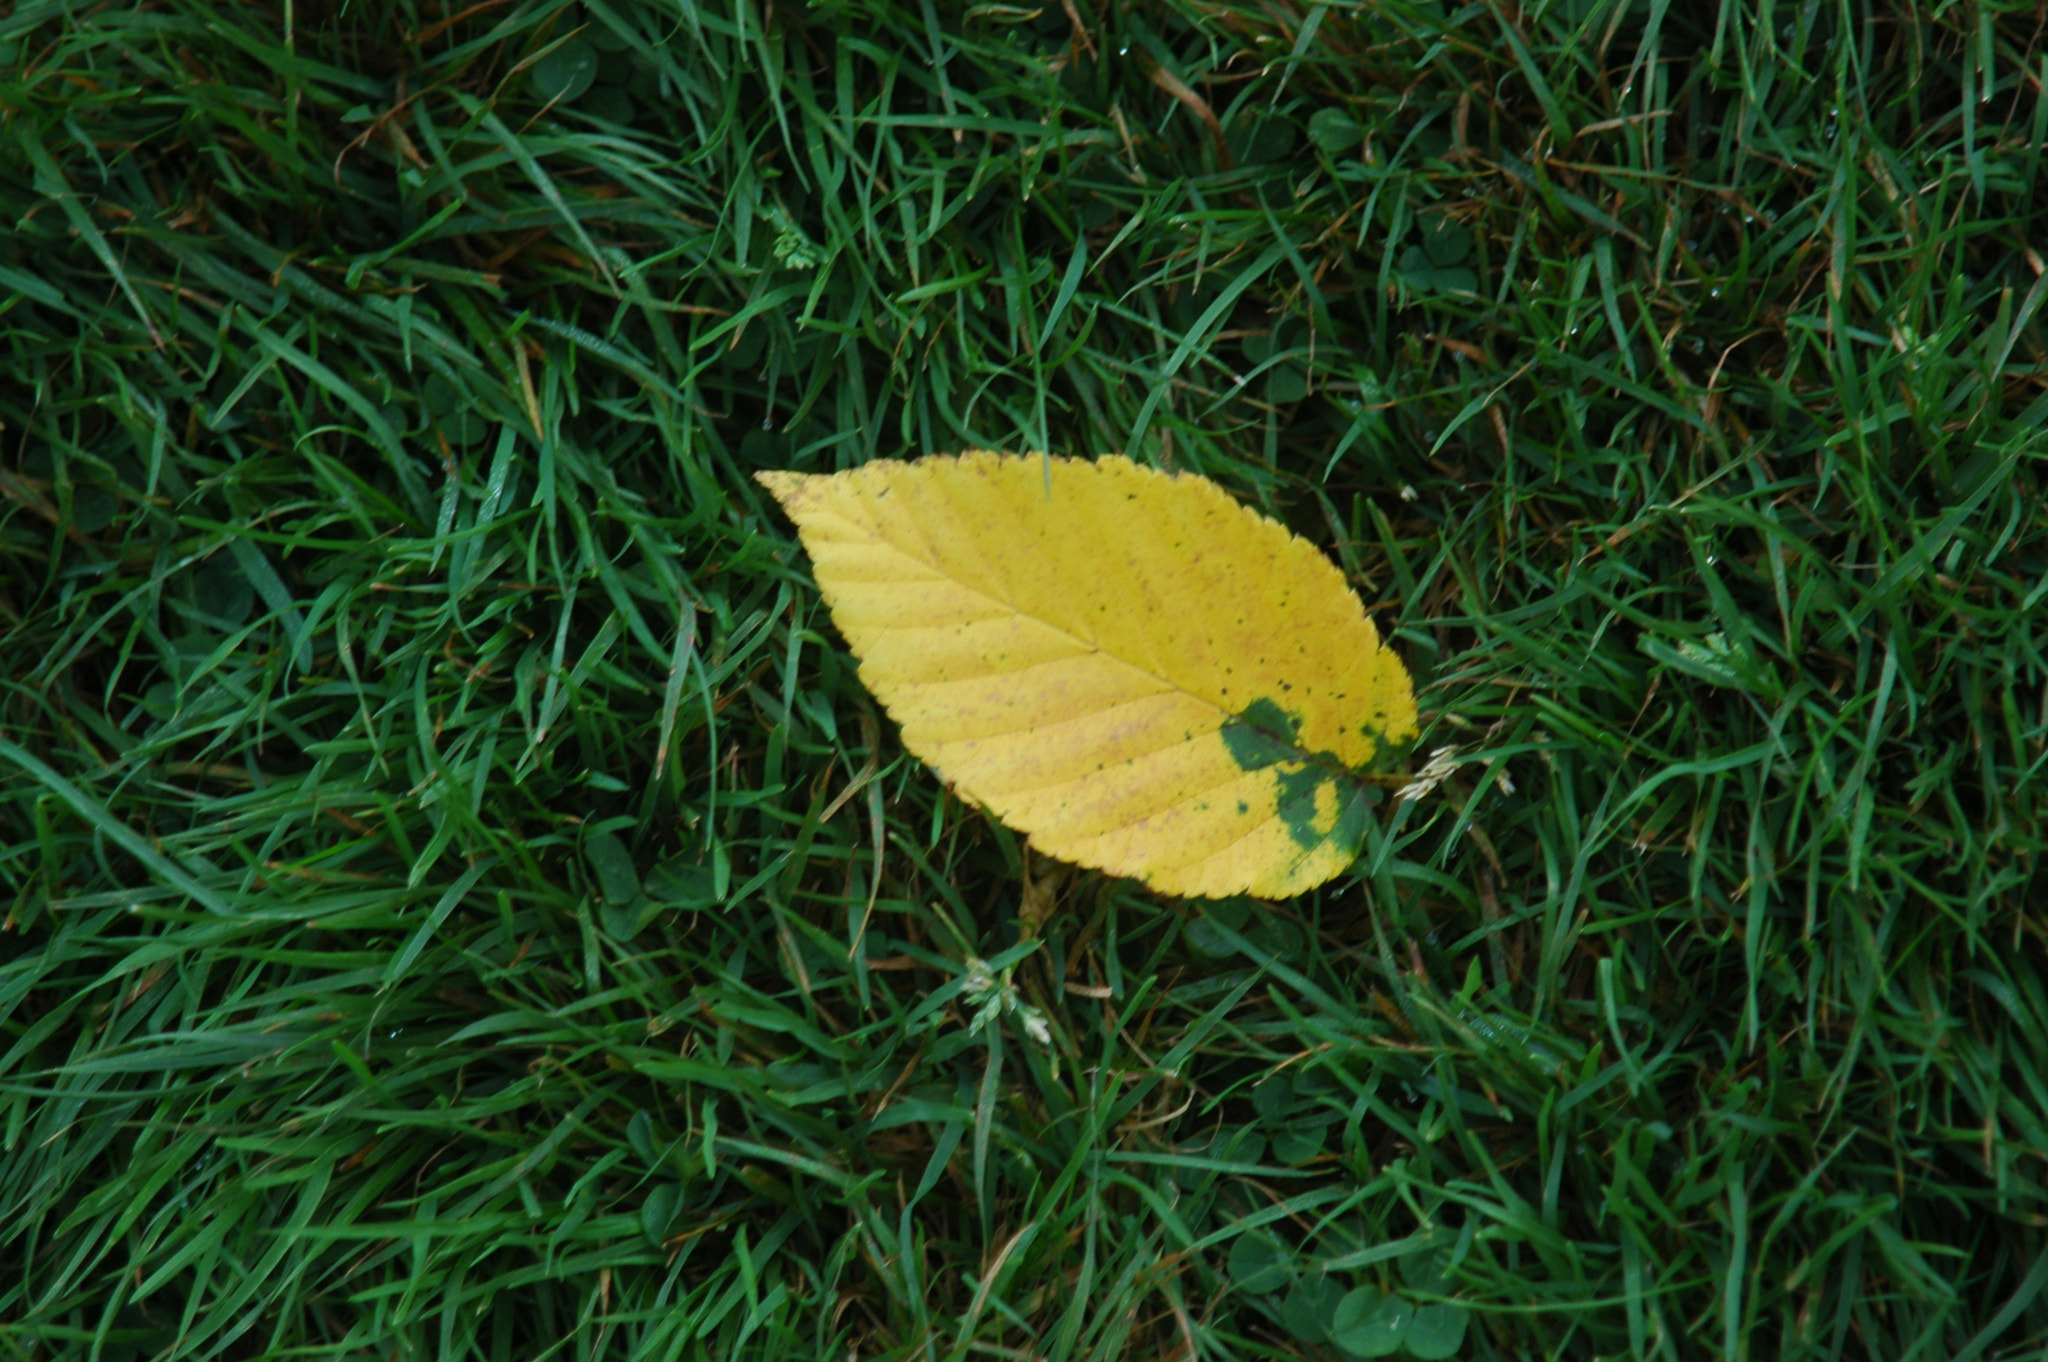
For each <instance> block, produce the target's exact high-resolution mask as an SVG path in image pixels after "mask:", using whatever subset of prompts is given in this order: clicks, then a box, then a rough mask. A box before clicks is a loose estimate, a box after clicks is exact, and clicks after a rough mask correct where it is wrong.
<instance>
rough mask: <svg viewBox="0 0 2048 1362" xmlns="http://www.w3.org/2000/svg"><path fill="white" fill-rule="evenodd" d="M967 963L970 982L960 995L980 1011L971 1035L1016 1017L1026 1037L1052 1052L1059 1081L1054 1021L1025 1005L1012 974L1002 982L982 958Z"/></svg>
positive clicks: (974, 957)
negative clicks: (1006, 1016) (1053, 1035)
mask: <svg viewBox="0 0 2048 1362" xmlns="http://www.w3.org/2000/svg"><path fill="white" fill-rule="evenodd" d="M966 963H967V982H966V984H965V985H964V986H963V987H962V988H961V990H960V992H961V995H962V996H964V997H965V998H966V999H967V1002H968V1005H969V1006H971V1007H973V1008H975V1009H976V1011H975V1014H974V1020H973V1021H971V1022H969V1023H968V1024H967V1031H968V1034H969V1035H979V1034H980V1033H981V1029H982V1028H983V1027H984V1026H987V1025H988V1024H989V1023H990V1022H993V1021H997V1020H1000V1019H1001V1018H1002V1017H1003V1016H1004V1015H1005V1014H1006V1013H1007V1014H1010V1015H1014V1016H1015V1017H1016V1018H1017V1021H1018V1024H1019V1025H1021V1026H1022V1027H1023V1028H1024V1034H1025V1035H1027V1036H1029V1037H1030V1038H1031V1039H1032V1040H1034V1041H1036V1042H1038V1044H1040V1045H1043V1046H1044V1047H1045V1048H1046V1049H1047V1050H1048V1051H1051V1052H1052V1063H1053V1076H1054V1077H1058V1076H1059V1063H1060V1061H1059V1054H1058V1052H1057V1051H1053V1047H1052V1022H1051V1020H1050V1019H1048V1018H1047V1017H1046V1015H1045V1013H1044V1012H1043V1011H1042V1010H1040V1009H1039V1008H1038V1007H1036V1006H1034V1005H1032V1004H1031V1003H1027V1002H1025V1001H1024V995H1023V994H1021V993H1019V992H1018V991H1017V985H1016V984H1014V983H1012V982H1011V980H1010V971H1008V970H1004V971H1003V973H1002V975H1001V977H1000V978H999V977H997V975H996V972H995V971H994V970H992V969H990V968H989V967H988V962H987V961H986V960H983V959H982V958H981V957H980V956H978V955H970V956H968V957H967V962H966Z"/></svg>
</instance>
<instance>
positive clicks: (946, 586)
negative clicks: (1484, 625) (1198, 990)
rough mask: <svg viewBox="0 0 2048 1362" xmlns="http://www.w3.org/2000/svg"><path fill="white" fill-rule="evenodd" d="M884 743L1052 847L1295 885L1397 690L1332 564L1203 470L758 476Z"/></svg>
mask: <svg viewBox="0 0 2048 1362" xmlns="http://www.w3.org/2000/svg"><path fill="white" fill-rule="evenodd" d="M757 476H758V477H759V478H760V481H761V483H762V485H763V486H765V487H767V489H768V490H769V491H770V492H772V493H774V494H775V497H776V498H777V500H779V501H780V502H781V503H782V506H783V509H784V510H786V511H787V512H788V513H789V517H790V519H791V520H793V521H795V522H796V525H797V530H798V532H799V534H800V535H801V536H802V538H803V543H804V547H805V549H807V550H808V551H809V552H810V555H811V563H812V566H813V568H814V570H815V572H816V575H817V581H818V590H819V591H820V592H821V593H822V594H823V596H824V598H825V603H826V604H827V605H828V606H830V607H831V610H832V619H833V622H834V623H835V624H837V625H838V626H839V631H840V633H842V634H843V635H845V637H846V641H847V643H848V645H849V646H851V647H852V649H853V651H854V654H855V656H857V657H858V658H859V659H860V674H861V679H862V680H863V681H865V682H866V683H867V686H868V689H869V690H871V691H873V692H874V693H875V695H876V696H877V697H879V698H880V700H881V701H882V703H883V704H884V705H886V706H887V707H888V710H889V713H890V714H891V715H892V716H894V717H895V719H896V722H897V723H898V724H899V725H901V727H902V730H903V745H904V746H905V747H908V748H909V749H910V750H911V751H912V752H914V753H915V754H917V756H919V757H921V758H922V759H923V760H924V761H926V762H927V763H929V764H930V765H931V766H932V767H934V768H935V769H936V770H937V771H938V772H939V774H940V775H941V776H943V777H944V778H945V779H946V780H947V781H948V782H949V783H951V784H952V785H953V787H954V788H955V789H956V790H958V791H959V793H960V794H961V795H962V796H964V797H965V798H968V799H972V800H975V801H977V802H979V803H981V804H983V805H985V806H986V807H987V808H989V809H990V810H991V811H992V812H994V813H995V814H996V815H997V816H998V817H999V818H1001V819H1002V820H1003V821H1004V822H1005V823H1008V824H1009V825H1010V826H1011V827H1013V828H1018V829H1020V830H1022V831H1024V832H1026V833H1029V834H1030V836H1031V841H1032V845H1033V846H1035V847H1036V848H1038V849H1039V850H1040V851H1043V852H1045V853H1047V854H1049V855H1052V856H1057V857H1059V858H1061V859H1062V860H1068V861H1073V862H1076V863H1078V864H1081V865H1085V866H1094V867H1096V868H1098V869H1101V870H1106V871H1108V872H1110V873H1111V874H1115V875H1124V876H1130V877H1132V878H1135V879H1139V880H1143V881H1144V882H1145V883H1146V884H1148V885H1149V886H1151V887H1152V888H1154V889H1156V890H1159V891H1160V892H1162V893H1167V894H1182V895H1189V896H1194V897H1222V896H1226V895H1231V894H1243V893H1251V894H1258V895H1262V896H1265V897H1269V898H1277V897H1280V896H1282V895H1287V894H1298V893H1300V892H1302V891H1303V890H1305V889H1309V888H1312V887H1314V886H1315V885H1318V884H1321V883H1322V882H1323V881H1325V880H1327V879H1329V878H1330V877H1331V876H1333V875H1335V874H1337V873H1338V872H1339V871H1341V870H1342V869H1343V868H1344V867H1345V866H1347V865H1349V864H1350V863H1351V861H1352V859H1353V858H1354V857H1355V856H1356V855H1357V854H1358V848H1359V844H1360V842H1361V840H1362V839H1363V837H1364V831H1365V820H1366V818H1367V817H1368V811H1369V809H1370V808H1371V806H1372V805H1373V804H1374V803H1376V802H1377V801H1378V793H1377V791H1376V790H1375V789H1374V787H1373V785H1372V784H1371V783H1370V782H1369V781H1367V780H1365V779H1362V778H1361V777H1362V773H1363V772H1364V771H1365V770H1366V769H1367V768H1368V767H1369V766H1370V765H1371V764H1372V763H1373V761H1374V759H1375V758H1376V757H1377V756H1378V755H1379V754H1380V752H1381V751H1382V749H1383V748H1386V747H1388V746H1390V745H1393V744H1401V743H1406V742H1408V741H1410V740H1411V739H1412V738H1413V737H1414V736H1415V698H1414V695H1413V693H1412V692H1411V690H1410V688H1409V684H1408V673H1407V672H1406V671H1405V670H1403V669H1402V666H1401V663H1400V660H1399V659H1397V658H1396V657H1395V656H1394V655H1393V654H1392V653H1390V652H1388V651H1387V650H1386V649H1384V648H1382V647H1381V646H1380V640H1379V633H1378V631H1376V630H1375V629H1374V628H1373V626H1372V621H1371V620H1369V619H1367V618H1366V616H1365V610H1364V607H1362V606H1361V605H1360V604H1359V601H1358V597H1357V596H1356V595H1354V594H1353V593H1352V591H1351V589H1350V588H1349V587H1348V586H1346V585H1345V583H1344V577H1343V574H1342V573H1340V572H1339V571H1338V570H1337V568H1336V567H1335V566H1334V565H1332V564H1331V562H1330V561H1329V559H1327V558H1325V557H1324V556H1323V555H1322V554H1321V553H1319V552H1318V551H1317V550H1316V549H1315V547H1314V546H1313V545H1311V544H1309V543H1308V542H1307V541H1305V540H1301V539H1297V538H1295V537H1294V536H1293V535H1292V534H1290V533H1288V531H1287V529H1286V527H1285V526H1282V525H1279V524H1277V523H1275V522H1274V521H1271V520H1268V519H1267V518H1266V517H1264V516H1262V515H1260V514H1258V513H1257V512H1256V511H1253V510H1251V509H1249V508H1247V507H1244V506H1240V505H1239V504H1238V503H1237V502H1235V501H1233V500H1232V499H1231V498H1230V495H1229V494H1228V493H1226V492H1225V491H1224V490H1223V489H1222V488H1220V487H1218V486H1217V485H1216V484H1215V483H1213V482H1210V481H1208V480H1207V479H1205V478H1200V477H1193V476H1189V475H1174V474H1168V473H1161V472H1158V471H1156V470H1154V469H1149V468H1143V467H1140V466H1139V465H1137V464H1134V463H1132V462H1130V461H1129V460H1128V459H1121V458H1104V459H1100V460H1096V461H1093V462H1090V461H1087V460H1082V459H1059V458H1056V459H1051V460H1049V461H1048V460H1046V459H1044V458H1043V457H1041V456H1038V455H1025V456H1021V457H1020V456H1017V455H1009V454H991V453H987V452H985V451H975V452H972V453H967V454H963V455H961V456H959V457H958V458H930V459H923V460H920V461H918V462H916V463H900V462H897V461H894V460H878V461H876V462H874V463H870V464H867V465H866V466H864V467H862V468H857V469H854V470H852V471H851V472H846V473H838V474H833V475H830V476H819V475H811V474H803V473H787V472H771V473H761V474H759V475H757Z"/></svg>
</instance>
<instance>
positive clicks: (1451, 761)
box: [1394, 747, 1458, 800]
mask: <svg viewBox="0 0 2048 1362" xmlns="http://www.w3.org/2000/svg"><path fill="white" fill-rule="evenodd" d="M1457 769H1458V749H1457V748H1456V747H1439V748H1437V749H1436V751H1434V752H1431V753H1430V754H1429V762H1428V764H1426V765H1425V766H1424V767H1423V768H1422V769H1421V770H1420V771H1417V772H1416V773H1415V775H1414V778H1413V779H1411V780H1410V781H1409V782H1408V783H1407V784H1406V785H1403V786H1402V787H1401V789H1400V791H1399V792H1398V793H1396V794H1395V796H1394V798H1395V799H1397V800H1409V799H1420V798H1422V797H1423V796H1424V795H1426V794H1428V793H1429V792H1430V791H1431V790H1434V789H1435V788H1436V787H1437V786H1439V785H1441V784H1443V783H1444V781H1445V780H1447V779H1449V778H1450V775H1451V772H1453V771H1455V770H1457Z"/></svg>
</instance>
